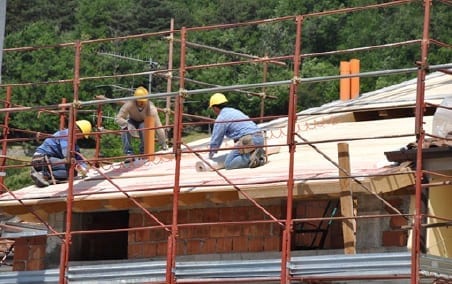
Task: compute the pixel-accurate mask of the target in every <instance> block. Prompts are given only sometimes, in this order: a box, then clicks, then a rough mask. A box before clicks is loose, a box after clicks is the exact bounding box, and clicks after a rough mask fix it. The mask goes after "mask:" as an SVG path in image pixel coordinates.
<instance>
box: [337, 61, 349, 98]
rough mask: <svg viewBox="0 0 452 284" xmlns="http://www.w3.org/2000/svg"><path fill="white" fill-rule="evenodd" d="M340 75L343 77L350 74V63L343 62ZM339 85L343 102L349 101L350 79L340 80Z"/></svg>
mask: <svg viewBox="0 0 452 284" xmlns="http://www.w3.org/2000/svg"><path fill="white" fill-rule="evenodd" d="M340 73H341V76H342V75H349V74H350V62H348V61H341V64H340ZM339 85H340V99H341V101H348V100H349V99H350V78H342V79H340V82H339Z"/></svg>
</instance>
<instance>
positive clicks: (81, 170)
mask: <svg viewBox="0 0 452 284" xmlns="http://www.w3.org/2000/svg"><path fill="white" fill-rule="evenodd" d="M75 170H76V171H77V174H78V175H79V176H81V177H82V178H86V176H87V175H88V172H89V168H87V167H84V166H82V165H80V164H78V165H76V166H75Z"/></svg>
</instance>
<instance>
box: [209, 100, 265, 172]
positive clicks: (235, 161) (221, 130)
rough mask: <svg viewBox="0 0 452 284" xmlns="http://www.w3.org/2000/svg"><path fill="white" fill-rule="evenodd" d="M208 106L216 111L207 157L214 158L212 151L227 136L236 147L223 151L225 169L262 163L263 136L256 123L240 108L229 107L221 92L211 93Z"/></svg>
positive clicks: (215, 149)
mask: <svg viewBox="0 0 452 284" xmlns="http://www.w3.org/2000/svg"><path fill="white" fill-rule="evenodd" d="M209 108H211V109H212V110H213V112H214V113H215V114H216V115H217V118H216V119H215V123H214V126H213V131H212V136H211V138H210V145H209V147H210V151H209V158H210V159H214V160H215V155H216V154H217V152H218V150H219V149H220V147H221V144H222V143H223V139H224V137H226V138H230V139H232V140H234V142H235V147H236V149H233V150H231V151H230V152H229V153H228V154H227V155H226V157H225V160H224V167H225V169H227V170H230V169H238V168H248V167H250V168H255V167H259V166H262V165H264V164H265V163H266V155H265V151H264V149H263V147H262V146H263V145H264V137H263V134H262V131H261V129H260V128H259V126H258V125H256V123H254V122H253V121H252V120H250V118H249V116H247V115H246V114H244V113H243V112H242V111H240V110H238V109H235V108H232V107H229V106H228V99H227V98H226V96H225V95H224V94H222V93H215V94H213V95H212V96H211V97H210V101H209ZM218 154H219V153H218Z"/></svg>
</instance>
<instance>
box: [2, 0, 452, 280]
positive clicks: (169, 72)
mask: <svg viewBox="0 0 452 284" xmlns="http://www.w3.org/2000/svg"><path fill="white" fill-rule="evenodd" d="M411 2H412V1H391V2H388V3H381V4H375V5H368V6H359V7H353V8H344V9H338V10H332V11H325V12H319V13H312V14H304V15H296V16H286V17H281V18H274V19H264V20H256V21H252V22H245V23H236V24H222V25H212V26H203V27H191V28H187V27H183V28H182V29H180V30H176V29H174V22H173V21H172V22H171V23H170V29H169V30H168V31H162V32H154V33H146V34H139V35H131V36H123V37H116V38H105V39H94V40H79V41H76V42H71V43H63V44H58V45H53V46H45V47H38V46H36V47H17V48H6V49H4V52H5V53H27V52H34V51H41V50H43V51H49V50H54V49H64V50H73V59H74V61H73V62H74V63H73V70H74V71H73V76H72V78H62V79H60V80H55V81H42V82H20V83H13V84H10V83H8V82H5V83H4V84H2V85H1V86H0V87H1V88H2V90H3V91H4V96H3V97H4V99H3V101H2V102H3V108H1V109H0V114H1V115H3V125H2V136H1V141H2V156H1V157H0V172H5V171H6V170H9V169H14V168H20V167H29V166H30V164H29V161H21V160H18V159H15V158H14V157H12V156H10V155H9V153H8V145H9V144H10V143H18V142H25V141H29V140H40V139H43V138H45V137H47V136H49V135H50V134H45V133H39V132H35V131H33V130H25V129H12V128H10V126H9V125H10V124H11V120H12V119H14V118H12V117H11V114H15V113H21V112H24V113H38V115H41V114H45V115H47V114H51V115H57V116H58V119H59V123H60V124H59V125H60V129H63V128H66V127H67V128H68V129H69V136H68V141H69V145H70V148H71V149H72V151H71V155H74V154H75V153H74V151H75V150H74V149H75V140H76V132H75V129H76V127H75V122H76V121H77V118H78V117H81V116H85V117H86V116H87V115H89V116H91V117H92V119H93V120H94V124H95V129H96V131H95V132H93V137H94V138H95V151H94V154H93V157H91V158H86V157H84V158H85V159H86V161H87V162H88V163H89V164H91V165H103V164H109V165H110V164H112V163H114V162H115V161H118V160H121V159H124V158H125V157H124V156H117V157H103V156H102V155H101V149H100V148H101V139H102V137H104V135H117V134H118V133H119V131H115V130H104V129H103V125H104V118H105V115H104V113H103V106H104V105H106V104H120V103H123V102H125V101H128V100H134V99H135V98H134V97H133V96H130V95H129V96H121V97H119V98H111V97H104V96H95V97H94V98H93V99H92V100H81V99H80V91H81V85H83V84H84V83H86V82H93V81H99V82H100V83H99V84H100V85H105V84H110V83H111V82H115V80H121V79H131V80H134V78H137V77H145V78H149V84H151V80H152V79H151V78H156V77H158V78H162V79H164V80H166V91H161V92H155V91H154V92H152V93H151V94H149V95H148V96H147V98H149V99H150V100H159V99H162V100H164V102H165V107H164V108H160V109H159V110H160V111H161V113H162V116H164V118H165V120H164V121H165V123H164V126H163V127H164V128H165V129H166V130H167V131H168V130H171V133H172V134H173V136H172V146H173V147H172V151H171V152H170V153H168V152H164V153H162V152H156V153H146V154H145V155H136V156H137V157H138V158H144V159H147V160H150V161H153V162H154V163H160V162H162V161H165V160H173V161H174V162H175V174H174V184H173V191H172V206H171V207H172V208H171V211H172V216H171V222H170V223H169V224H165V223H164V222H163V221H161V220H159V219H158V218H157V217H156V216H155V215H154V213H153V212H152V210H149V208H146V207H145V206H143V205H142V204H140V202H139V201H137V200H136V199H135V198H134V197H132V196H130V195H129V194H128V193H127V191H126V190H123V189H121V188H119V187H118V188H117V190H118V191H119V192H121V193H123V194H124V196H126V197H127V198H128V199H129V201H130V202H131V204H133V206H134V207H136V208H140V209H141V210H143V212H144V214H145V215H147V216H148V217H149V218H150V219H152V220H154V221H155V222H156V223H157V224H158V226H157V227H159V228H161V229H163V230H164V231H165V232H166V233H167V234H168V241H167V255H166V261H165V262H161V263H160V266H161V267H160V268H162V266H164V269H165V280H164V281H162V282H164V283H191V282H184V281H183V280H181V281H180V280H178V279H176V277H175V274H176V272H177V271H179V272H180V270H181V269H183V268H180V267H178V266H177V264H176V258H177V256H178V250H177V246H178V235H179V230H180V228H181V225H182V224H181V223H180V220H179V216H178V211H179V207H180V205H179V201H180V198H179V196H180V192H181V180H180V173H181V170H182V169H181V164H182V163H183V154H184V153H192V154H195V155H196V156H197V157H198V158H199V159H200V160H203V161H205V160H204V159H203V158H202V154H204V153H205V152H206V150H202V149H201V150H199V149H198V148H196V147H192V146H190V145H189V144H188V143H186V142H184V139H183V132H184V128H186V127H193V126H198V125H205V124H206V123H207V124H211V123H212V119H211V118H209V117H204V116H197V115H193V114H189V113H186V112H185V110H184V106H186V105H187V101H189V99H190V97H192V96H193V95H209V94H211V93H215V92H228V91H231V92H235V93H238V94H240V95H243V97H246V98H256V97H257V98H258V99H259V116H258V117H255V118H254V120H256V121H258V122H268V121H270V120H273V119H277V118H283V119H287V129H286V134H287V139H286V141H285V143H283V144H278V145H276V144H275V145H273V144H272V145H267V147H268V148H269V149H271V148H272V147H275V148H276V147H287V148H288V152H289V160H288V161H287V163H288V169H289V171H288V179H287V180H284V181H283V182H284V183H285V184H286V186H287V198H286V202H287V207H286V210H287V212H286V214H285V216H287V217H286V219H284V220H281V219H279V218H277V217H275V216H274V215H273V214H272V213H270V212H269V211H268V210H267V209H266V208H265V207H264V206H262V205H261V204H260V203H259V202H258V201H257V200H255V199H254V198H252V197H249V196H246V193H245V192H243V191H242V190H241V185H237V184H234V183H233V182H231V181H230V180H228V179H227V177H224V176H223V178H224V179H225V183H226V184H227V185H228V186H231V187H233V188H234V189H235V190H237V191H238V192H240V193H241V194H244V195H245V199H246V200H248V201H249V202H250V203H251V204H252V205H253V206H256V207H257V208H259V209H260V210H261V211H262V212H264V214H266V215H267V216H268V218H269V221H268V220H267V221H266V222H272V223H274V224H277V225H278V226H280V227H281V228H282V231H283V234H282V241H281V251H280V252H281V254H280V259H279V262H278V263H277V264H276V266H280V270H279V273H280V275H278V276H276V277H275V276H274V275H269V276H267V277H255V278H253V277H247V276H240V275H237V277H235V278H233V279H227V280H225V278H214V277H213V278H208V279H207V280H206V279H192V281H193V282H192V283H226V282H227V281H228V282H237V283H239V282H246V283H262V282H273V283H277V282H280V283H294V282H297V283H302V282H303V281H304V282H307V283H311V282H315V281H320V283H325V282H328V281H340V280H372V279H374V280H378V279H380V278H379V277H378V276H375V275H371V276H369V275H352V274H350V275H349V277H347V276H337V277H334V276H319V277H312V278H310V277H304V276H294V275H292V274H291V273H289V271H290V269H291V267H289V264H290V263H291V259H292V255H291V246H290V244H291V238H292V233H293V230H294V229H300V230H302V229H303V228H300V226H298V225H297V224H298V223H300V222H301V221H307V222H309V221H312V220H316V221H322V222H325V223H327V222H329V221H331V220H356V219H358V216H350V217H346V218H339V217H332V213H331V212H329V211H328V212H327V211H325V214H324V216H322V217H317V218H312V219H311V218H308V219H306V220H305V219H294V218H293V217H292V216H293V215H292V212H293V210H294V208H293V202H294V201H293V196H294V179H295V176H294V173H295V172H296V171H297V169H296V167H295V159H294V156H295V152H296V150H297V146H300V145H309V146H312V147H314V148H315V145H314V144H315V143H313V142H310V141H305V140H303V138H302V137H301V136H299V134H298V133H297V131H298V127H299V126H297V119H298V118H299V114H298V113H297V102H298V95H297V90H298V88H299V86H300V85H303V84H311V83H323V82H328V81H338V80H342V79H349V78H366V77H377V76H390V75H393V74H403V73H416V74H417V80H418V83H417V102H416V105H415V117H416V125H415V133H414V136H413V140H415V141H417V143H418V144H417V154H416V156H417V163H416V169H415V172H414V176H415V177H416V181H415V213H414V214H413V215H409V214H402V213H401V212H399V211H398V210H397V209H395V208H394V207H392V206H391V205H390V204H389V203H388V202H386V203H385V204H387V205H388V206H390V207H391V208H392V209H393V210H394V212H396V213H394V215H400V216H403V217H404V218H410V219H411V220H412V228H411V229H412V244H411V247H412V248H411V254H410V269H411V270H410V274H409V275H394V276H393V277H392V278H385V280H388V279H409V280H410V281H411V283H421V277H422V275H420V273H419V271H420V266H421V263H420V254H421V242H422V240H421V232H422V230H423V227H424V228H425V226H426V225H427V224H425V223H423V220H424V219H425V217H427V216H426V215H425V214H424V213H423V212H422V210H421V208H422V195H423V189H424V188H426V187H427V186H429V185H428V184H426V183H425V181H423V180H422V177H423V174H425V170H424V169H423V168H422V165H423V163H422V159H423V152H422V148H423V147H422V143H423V141H424V140H425V138H426V137H432V135H431V134H430V133H428V132H427V131H426V130H425V129H424V126H423V125H424V123H423V120H424V113H425V107H426V105H425V102H424V92H425V78H426V75H427V73H428V72H431V71H437V70H447V69H449V68H452V65H451V63H450V62H444V64H438V65H434V66H432V65H429V64H428V62H427V58H428V54H429V47H430V46H431V45H436V46H440V47H445V48H450V47H451V46H450V44H448V43H443V42H440V41H438V40H435V39H431V38H430V37H429V25H430V14H431V10H430V9H431V7H432V5H433V3H432V2H431V1H428V0H425V1H423V9H424V18H423V27H424V29H423V32H422V35H420V38H419V39H414V40H408V41H402V42H394V43H389V44H382V45H378V46H365V47H352V48H349V49H344V50H336V51H326V52H316V53H309V54H308V53H303V48H302V38H303V35H302V27H303V24H304V22H305V21H307V20H310V19H312V18H318V17H325V16H331V15H338V14H344V13H359V12H362V11H366V10H371V9H386V8H389V7H397V6H403V5H406V4H408V3H411ZM434 4H435V5H448V4H450V2H449V1H438V2H435V3H434ZM272 24H279V25H293V27H292V29H294V30H295V32H294V35H293V37H291V40H293V54H287V55H278V56H271V55H269V54H263V55H261V56H255V55H249V54H245V53H241V52H235V51H229V50H227V49H224V48H221V47H212V46H209V45H208V44H200V43H195V42H190V41H189V40H188V38H189V35H193V34H197V33H199V34H202V33H208V32H221V31H227V30H229V29H246V28H250V27H257V26H262V25H272ZM156 38H157V39H161V38H163V39H165V40H166V44H167V49H168V56H167V59H168V62H167V66H166V68H154V69H152V70H150V71H145V72H131V73H126V72H125V73H121V74H105V75H90V74H82V70H83V60H82V58H83V57H84V56H86V55H85V54H84V53H83V51H82V50H88V51H91V50H97V49H98V48H99V46H102V45H103V44H105V45H106V46H108V44H111V43H115V44H118V43H120V42H124V41H129V40H149V41H159V40H156ZM198 38H199V37H198ZM175 45H177V49H178V51H179V54H178V56H177V55H176V54H174V48H175ZM413 45H415V46H419V48H420V56H419V61H418V62H416V65H415V66H412V67H409V68H403V69H393V70H375V71H370V72H361V73H354V74H341V75H334V76H320V77H312V78H303V77H301V75H300V71H301V69H302V65H303V59H305V58H312V57H321V56H332V55H344V54H351V53H353V54H359V53H360V52H369V51H373V50H376V51H378V50H382V49H387V48H397V47H401V46H413ZM193 50H203V51H205V52H213V53H220V54H224V55H227V56H231V57H234V58H240V59H239V60H236V61H227V60H225V61H224V62H200V63H196V64H192V65H190V64H189V63H188V61H189V59H190V58H191V57H190V56H189V55H190V52H192V51H193ZM104 54H105V53H104ZM110 55H111V54H110ZM115 56H116V57H121V56H122V55H115ZM174 62H179V66H178V67H177V68H174V67H173V66H174ZM250 65H252V66H260V67H262V74H261V75H262V76H261V78H260V79H261V81H260V82H247V83H245V84H231V85H228V86H219V85H214V84H209V83H205V82H201V81H199V80H196V79H192V78H190V77H189V76H187V74H188V73H189V72H191V73H196V72H198V71H203V70H209V69H215V68H230V67H231V68H234V67H237V66H250ZM269 66H272V67H274V68H275V69H276V71H269V70H268V69H269ZM287 66H291V67H292V70H291V77H290V78H285V79H283V80H278V79H277V80H272V78H278V77H271V73H272V72H273V73H274V72H278V71H277V70H278V69H277V68H288V67H287ZM86 73H89V72H88V71H86ZM190 83H192V84H194V85H201V86H207V87H205V88H191V89H189V88H187V85H188V84H190ZM54 85H64V86H69V87H71V88H72V98H71V99H70V100H69V101H67V99H66V98H64V97H62V98H61V101H60V102H59V103H55V104H47V105H27V106H25V105H20V104H19V103H17V102H16V103H13V102H14V101H15V100H14V94H15V92H16V90H21V89H28V88H30V87H40V88H44V89H45V88H49V87H51V86H54ZM174 85H177V86H178V90H176V91H174V90H173V86H174ZM150 86H151V85H150ZM281 86H282V87H289V91H288V94H287V96H288V100H287V101H288V107H287V109H288V112H287V114H284V115H281V116H266V115H265V112H264V109H265V108H264V107H265V103H266V102H267V100H271V99H274V98H275V96H274V95H272V94H271V92H269V90H271V89H272V88H277V87H281ZM109 87H112V88H116V87H115V86H114V85H113V84H110V85H109ZM125 89H126V91H130V88H125ZM17 92H19V91H17ZM435 107H441V106H435ZM312 115H316V114H315V113H314V114H312ZM186 118H189V119H190V120H191V121H195V122H187V120H186ZM155 129H156V128H155V127H153V128H152V127H151V128H149V129H147V130H155ZM11 132H15V133H22V136H27V135H29V136H32V138H29V139H27V138H9V136H10V133H11ZM300 139H301V140H302V142H299V140H300ZM375 139H377V138H375ZM338 142H339V141H338ZM226 150H228V149H226ZM342 150H343V151H344V152H346V149H342ZM11 162H14V163H11ZM336 166H337V167H338V168H339V169H342V166H343V165H342V164H341V165H339V164H337V165H336ZM94 168H95V167H94ZM74 169H75V163H70V171H69V173H71V174H70V176H69V180H68V183H67V192H66V197H65V198H66V200H65V203H66V208H65V210H64V211H65V212H66V213H67V214H66V220H65V228H64V229H63V230H62V231H59V230H57V229H55V228H52V227H51V226H50V225H49V223H48V222H46V221H45V220H43V219H42V218H41V217H40V214H39V212H38V211H39V205H37V206H34V208H35V209H36V211H34V210H33V209H31V210H32V212H30V213H31V214H33V215H34V216H35V218H36V219H37V220H41V221H42V223H44V224H46V226H48V229H49V231H50V232H51V233H50V234H51V235H53V236H58V237H59V238H60V239H61V242H62V245H61V254H60V264H59V269H58V270H57V271H54V273H55V275H57V276H58V279H59V281H58V282H59V283H67V282H68V281H69V280H68V271H69V268H70V267H69V266H70V265H69V259H70V247H71V242H72V239H73V236H74V235H76V234H83V233H87V232H84V231H74V230H73V227H72V224H73V219H72V218H73V200H74V192H73V191H74V180H75V179H76V177H75V176H74V174H73V172H74ZM94 170H95V169H94ZM214 172H215V173H217V174H218V175H221V172H220V171H218V170H214ZM100 175H101V178H105V179H106V180H108V181H110V182H111V183H112V184H113V185H114V186H115V183H114V180H113V179H111V178H109V177H108V176H102V174H101V173H100ZM340 177H341V178H343V179H344V180H348V179H347V178H350V179H354V178H355V177H353V176H350V175H349V173H348V171H347V170H343V172H342V173H341V175H340ZM6 178H7V177H5V176H0V185H1V186H2V190H3V192H4V194H9V195H11V196H12V197H14V198H16V199H17V201H18V202H22V201H21V199H20V198H19V197H15V194H14V191H13V190H10V189H9V188H7V186H6V185H5V183H4V181H5V179H6ZM338 178H339V177H338ZM273 182H277V181H273ZM278 182H280V181H278ZM269 183H270V182H269ZM257 186H258V185H257ZM375 196H376V197H377V198H380V199H382V198H381V197H378V195H375ZM383 202H385V200H383ZM24 206H25V205H24ZM388 216H392V215H388ZM383 217H387V216H360V218H383ZM429 218H441V217H440V216H429ZM443 221H444V222H446V223H447V222H450V221H451V220H449V219H446V220H443ZM236 222H237V223H241V224H248V223H249V222H250V221H236ZM183 225H184V226H190V225H192V226H211V225H212V224H198V223H194V222H193V223H192V224H185V223H184V224H183ZM216 225H221V224H216ZM134 229H135V230H136V229H137V228H134ZM134 229H130V228H129V229H124V230H134ZM138 229H140V228H138ZM141 229H144V227H143V228H141ZM93 232H100V233H105V231H103V230H99V231H96V230H92V231H90V232H89V233H93ZM351 233H353V232H351ZM334 260H335V259H329V260H328V261H330V262H334ZM229 264H230V263H229ZM295 265H299V267H300V268H301V269H302V268H303V263H302V261H301V260H300V262H299V263H298V262H296V263H295ZM332 265H334V264H332ZM124 267H128V266H124ZM252 268H253V269H255V268H256V265H255V264H254V265H253V266H252ZM217 269H219V270H221V269H222V268H217ZM424 277H425V275H424ZM0 278H1V277H0ZM427 278H428V277H427ZM438 279H440V280H438ZM322 281H324V282H322ZM435 281H441V278H438V277H433V278H432V280H431V283H441V282H435ZM447 281H451V280H450V279H446V280H444V282H445V283H446V282H447Z"/></svg>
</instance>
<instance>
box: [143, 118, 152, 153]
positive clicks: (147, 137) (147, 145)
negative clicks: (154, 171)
mask: <svg viewBox="0 0 452 284" xmlns="http://www.w3.org/2000/svg"><path fill="white" fill-rule="evenodd" d="M144 128H145V129H144V130H143V136H144V154H146V155H147V157H148V159H149V161H153V160H154V158H155V157H154V153H155V129H154V128H155V121H154V118H153V117H151V116H147V117H146V118H145V119H144Z"/></svg>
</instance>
